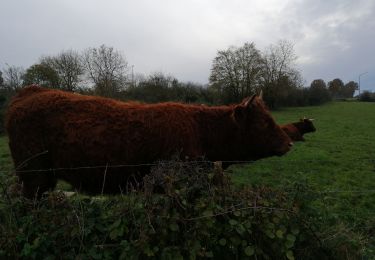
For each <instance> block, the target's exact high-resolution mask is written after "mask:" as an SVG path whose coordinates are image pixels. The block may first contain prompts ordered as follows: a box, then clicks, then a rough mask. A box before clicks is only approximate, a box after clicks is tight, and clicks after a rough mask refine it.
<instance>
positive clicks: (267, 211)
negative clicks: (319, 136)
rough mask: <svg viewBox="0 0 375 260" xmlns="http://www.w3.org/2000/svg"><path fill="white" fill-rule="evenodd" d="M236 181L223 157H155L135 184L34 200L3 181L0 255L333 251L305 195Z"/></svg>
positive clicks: (290, 255) (281, 255) (277, 255)
mask: <svg viewBox="0 0 375 260" xmlns="http://www.w3.org/2000/svg"><path fill="white" fill-rule="evenodd" d="M300 194H301V192H299V191H298V190H297V191H296V192H295V193H285V192H280V191H275V190H271V189H269V188H265V187H258V188H252V187H250V186H244V187H241V188H239V187H236V186H234V185H232V183H231V180H230V177H229V176H228V175H227V174H226V173H224V172H223V171H222V170H221V168H220V166H218V165H217V166H216V167H214V168H212V167H211V165H209V164H204V163H196V164H194V163H184V162H173V163H161V164H160V165H159V166H158V167H155V168H154V169H153V170H152V172H151V174H150V175H149V176H147V177H145V179H144V185H143V188H142V189H141V190H134V191H131V192H129V193H128V194H126V195H118V196H111V197H104V196H97V197H88V196H84V195H74V196H72V197H67V196H66V195H65V194H64V193H63V192H59V191H56V192H50V193H48V194H47V195H46V196H44V197H43V198H42V199H41V200H40V201H32V200H27V199H24V198H22V197H21V196H20V195H18V194H15V193H14V192H9V191H7V190H6V189H4V190H3V195H2V197H1V200H0V223H1V224H0V234H1V235H0V258H31V259H73V258H74V259H117V258H118V259H143V258H146V257H153V258H158V259H201V258H215V259H231V258H233V259H246V258H250V259H252V258H256V259H295V258H298V259H301V258H303V259H316V258H318V257H319V258H322V259H326V258H333V256H334V255H333V250H331V249H329V248H325V247H324V246H323V245H322V243H321V241H320V238H319V231H317V230H316V227H314V226H312V225H311V222H310V221H311V218H312V217H314V215H311V214H313V212H308V211H306V212H308V214H309V215H308V216H307V215H306V214H305V213H304V212H302V211H301V210H303V207H304V206H303V205H304V202H303V201H301V200H303V199H305V198H304V196H300Z"/></svg>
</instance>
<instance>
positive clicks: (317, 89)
mask: <svg viewBox="0 0 375 260" xmlns="http://www.w3.org/2000/svg"><path fill="white" fill-rule="evenodd" d="M330 98H331V97H330V93H329V91H328V89H327V84H326V83H325V81H324V80H322V79H315V80H313V81H312V82H311V84H310V89H309V104H310V105H317V104H322V103H324V102H327V101H329V100H330Z"/></svg>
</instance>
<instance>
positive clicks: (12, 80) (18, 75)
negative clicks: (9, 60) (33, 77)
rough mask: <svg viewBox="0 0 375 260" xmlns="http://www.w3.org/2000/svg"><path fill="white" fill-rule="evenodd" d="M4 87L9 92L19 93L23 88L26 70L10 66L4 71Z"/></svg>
mask: <svg viewBox="0 0 375 260" xmlns="http://www.w3.org/2000/svg"><path fill="white" fill-rule="evenodd" d="M3 72H4V87H5V88H6V89H7V90H9V91H17V90H18V89H20V88H22V85H23V77H24V75H25V70H24V69H23V68H22V67H16V66H9V65H8V64H7V68H5V69H4V70H3Z"/></svg>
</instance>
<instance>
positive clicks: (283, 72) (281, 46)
mask: <svg viewBox="0 0 375 260" xmlns="http://www.w3.org/2000/svg"><path fill="white" fill-rule="evenodd" d="M296 59H297V56H296V54H295V52H294V48H293V44H292V43H291V42H289V41H286V40H280V41H279V42H278V43H277V44H276V45H270V46H269V47H268V48H267V49H266V50H265V52H264V53H263V66H262V81H263V82H262V85H263V90H264V95H265V100H266V102H267V103H268V105H269V106H270V107H271V108H273V107H276V106H277V101H278V100H280V99H282V98H285V97H286V96H287V95H288V93H289V92H290V90H291V89H293V88H296V87H301V86H302V84H303V80H302V76H301V74H300V72H299V71H298V70H296V69H295V61H296Z"/></svg>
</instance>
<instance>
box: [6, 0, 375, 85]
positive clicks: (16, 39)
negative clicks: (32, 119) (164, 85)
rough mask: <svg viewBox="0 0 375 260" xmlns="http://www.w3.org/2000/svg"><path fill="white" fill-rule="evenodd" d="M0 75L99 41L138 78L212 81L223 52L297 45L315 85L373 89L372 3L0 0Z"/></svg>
mask: <svg viewBox="0 0 375 260" xmlns="http://www.w3.org/2000/svg"><path fill="white" fill-rule="evenodd" d="M0 3H1V5H0V6H1V7H0V35H1V37H0V69H1V68H4V67H5V64H6V63H7V64H9V65H16V66H22V67H24V68H27V67H28V66H30V65H32V64H34V63H36V62H38V60H39V58H40V57H41V56H42V55H54V54H58V53H59V52H61V51H62V50H68V49H74V50H77V51H82V50H84V49H86V48H87V47H99V46H100V45H101V44H105V45H107V46H111V47H114V48H115V49H117V50H119V51H121V52H122V53H123V54H124V56H125V57H126V59H127V61H128V63H129V64H130V65H134V70H135V72H136V73H144V74H148V73H152V72H157V71H161V72H164V73H166V74H170V75H173V76H175V77H176V78H177V79H179V80H180V81H193V82H197V83H203V84H204V83H207V82H208V77H209V74H210V68H211V64H212V60H213V59H214V57H215V56H216V53H217V51H218V50H223V49H227V48H228V47H229V46H231V45H234V46H242V45H243V44H244V43H245V42H254V43H255V45H256V47H257V48H258V49H259V50H261V51H262V50H264V49H265V48H266V47H267V46H269V45H270V44H275V43H277V41H278V40H280V39H285V40H289V41H291V42H293V43H294V44H295V45H294V48H295V52H296V54H297V56H298V57H299V58H298V60H297V64H296V67H297V68H298V69H299V70H300V71H301V72H302V75H303V77H304V79H305V80H306V85H309V84H310V82H311V81H312V80H313V79H318V78H322V79H324V80H325V81H326V82H328V81H330V80H332V79H334V78H337V77H338V78H341V79H342V80H343V81H344V82H347V81H350V80H354V81H358V76H359V74H361V73H363V72H368V73H367V74H365V75H363V76H362V77H361V87H362V89H371V90H374V91H375V1H374V0H230V1H229V0H225V1H224V0H133V1H131V0H53V1H51V0H0Z"/></svg>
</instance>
